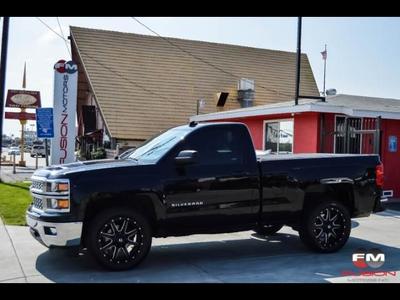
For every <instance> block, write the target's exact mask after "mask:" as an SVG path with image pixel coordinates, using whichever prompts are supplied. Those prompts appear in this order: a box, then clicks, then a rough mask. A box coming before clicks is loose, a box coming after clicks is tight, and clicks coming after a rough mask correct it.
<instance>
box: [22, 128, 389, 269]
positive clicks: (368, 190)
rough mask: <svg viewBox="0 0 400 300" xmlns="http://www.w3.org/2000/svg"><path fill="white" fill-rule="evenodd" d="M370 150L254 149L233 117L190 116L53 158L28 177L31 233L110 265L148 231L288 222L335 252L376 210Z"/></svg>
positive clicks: (377, 190)
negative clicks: (127, 143)
mask: <svg viewBox="0 0 400 300" xmlns="http://www.w3.org/2000/svg"><path fill="white" fill-rule="evenodd" d="M382 184H383V166H382V164H381V163H380V160H379V156H378V155H350V154H349V155H335V154H295V155H292V154H283V155H272V154H269V155H263V156H258V157H257V155H256V151H255V150H254V147H253V143H252V140H251V137H250V134H249V131H248V129H247V127H246V126H245V125H244V124H241V123H204V124H203V123H200V124H197V123H194V122H192V123H190V124H188V125H184V126H179V127H175V128H172V129H169V130H167V131H165V132H164V133H162V134H160V135H158V136H155V137H154V138H152V139H150V140H148V141H147V142H145V143H144V144H143V145H142V146H141V147H139V148H137V149H136V150H135V151H133V152H132V153H131V154H130V155H129V156H128V157H126V158H124V159H109V160H94V161H86V162H76V163H71V164H65V165H54V166H50V167H47V168H43V169H40V170H37V171H36V172H35V173H34V175H33V177H32V185H31V188H30V190H31V194H32V197H33V202H32V204H31V205H30V207H29V208H28V210H27V216H26V219H27V224H28V225H29V228H30V231H31V233H32V235H33V236H34V237H35V238H36V239H37V240H38V241H40V242H41V243H43V244H44V245H46V246H48V247H57V246H59V247H69V246H79V247H81V248H87V249H88V251H89V253H91V254H92V255H93V256H94V257H95V258H96V259H97V261H98V262H99V263H100V264H102V265H103V266H105V267H106V268H109V269H112V270H124V269H128V268H132V267H134V266H135V265H137V264H138V263H140V262H141V261H142V260H143V259H144V258H145V257H146V255H147V254H148V252H149V250H150V247H151V242H152V238H153V237H167V236H180V235H190V234H195V233H225V232H235V231H244V230H254V231H256V232H257V233H259V234H263V235H272V234H274V233H276V232H277V231H278V230H280V229H281V228H282V226H284V225H286V226H291V227H292V228H293V229H294V230H296V231H298V232H299V236H300V239H301V240H302V241H303V242H304V244H305V245H307V246H308V247H309V248H311V249H313V250H315V251H318V252H324V253H328V252H334V251H337V250H339V249H340V248H342V247H343V245H344V244H345V243H346V241H347V239H348V238H349V235H350V230H351V218H354V217H366V216H369V215H370V214H371V213H372V212H377V211H381V210H383V208H382V206H381V201H380V196H381V188H382Z"/></svg>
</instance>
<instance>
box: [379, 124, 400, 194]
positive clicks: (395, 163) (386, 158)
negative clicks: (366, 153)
mask: <svg viewBox="0 0 400 300" xmlns="http://www.w3.org/2000/svg"><path fill="white" fill-rule="evenodd" d="M381 129H382V139H381V153H382V155H381V160H382V162H383V166H384V172H385V184H384V189H385V190H393V192H394V194H393V196H394V197H400V149H399V145H398V146H397V147H398V149H397V152H389V136H391V135H394V136H396V137H397V141H398V142H400V121H399V120H382V123H381Z"/></svg>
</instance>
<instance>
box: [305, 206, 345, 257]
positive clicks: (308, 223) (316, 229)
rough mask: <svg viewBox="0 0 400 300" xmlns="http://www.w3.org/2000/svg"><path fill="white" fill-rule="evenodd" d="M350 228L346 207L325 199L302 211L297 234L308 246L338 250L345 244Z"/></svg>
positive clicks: (326, 251)
mask: <svg viewBox="0 0 400 300" xmlns="http://www.w3.org/2000/svg"><path fill="white" fill-rule="evenodd" d="M350 230H351V218H350V214H349V211H348V209H347V208H346V207H345V206H344V205H342V204H341V203H340V202H338V201H336V200H326V201H322V202H321V203H320V204H318V205H316V206H315V207H313V208H308V209H306V210H305V211H304V216H303V220H302V225H301V226H300V228H299V235H300V239H301V240H302V241H303V242H304V244H306V246H308V247H309V248H311V249H313V250H315V251H318V252H322V253H330V252H335V251H338V250H339V249H341V248H342V247H343V246H344V244H346V242H347V240H348V238H349V236H350Z"/></svg>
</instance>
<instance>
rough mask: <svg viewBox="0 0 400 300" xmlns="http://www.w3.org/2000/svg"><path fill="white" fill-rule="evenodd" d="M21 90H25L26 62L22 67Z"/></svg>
mask: <svg viewBox="0 0 400 300" xmlns="http://www.w3.org/2000/svg"><path fill="white" fill-rule="evenodd" d="M22 88H23V89H25V88H26V62H25V65H24V76H23V78H22Z"/></svg>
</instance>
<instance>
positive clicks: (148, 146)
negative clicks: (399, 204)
mask: <svg viewBox="0 0 400 300" xmlns="http://www.w3.org/2000/svg"><path fill="white" fill-rule="evenodd" d="M187 131H188V130H187V129H185V128H182V127H177V128H173V129H170V130H168V131H165V132H164V133H161V134H160V135H157V136H155V137H153V138H151V139H149V140H147V141H146V142H145V143H144V144H143V145H142V146H140V147H139V148H137V149H136V150H135V151H134V152H133V153H132V154H130V155H129V156H128V157H127V158H128V159H134V160H139V161H146V162H157V161H158V160H159V159H160V158H161V157H163V156H164V154H165V153H167V152H168V150H169V149H171V148H172V147H174V146H175V145H176V144H177V143H178V142H179V141H180V140H181V139H182V138H183V137H184V136H185V135H186V133H187Z"/></svg>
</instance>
